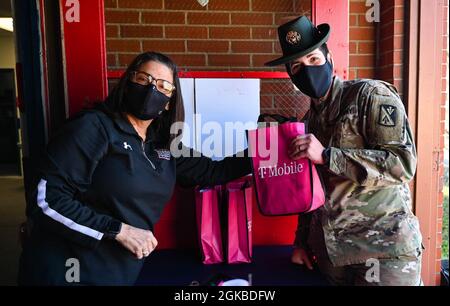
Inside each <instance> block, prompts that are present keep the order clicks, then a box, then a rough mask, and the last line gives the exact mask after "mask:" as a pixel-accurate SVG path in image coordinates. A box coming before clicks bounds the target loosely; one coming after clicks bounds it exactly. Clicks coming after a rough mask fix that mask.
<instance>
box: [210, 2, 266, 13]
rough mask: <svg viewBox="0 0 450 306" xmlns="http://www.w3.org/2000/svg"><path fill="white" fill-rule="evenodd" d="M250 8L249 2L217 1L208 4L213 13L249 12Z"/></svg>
mask: <svg viewBox="0 0 450 306" xmlns="http://www.w3.org/2000/svg"><path fill="white" fill-rule="evenodd" d="M258 1H260V0H258ZM249 8H250V5H249V0H222V1H220V0H215V1H210V2H209V3H208V10H212V11H248V10H249Z"/></svg>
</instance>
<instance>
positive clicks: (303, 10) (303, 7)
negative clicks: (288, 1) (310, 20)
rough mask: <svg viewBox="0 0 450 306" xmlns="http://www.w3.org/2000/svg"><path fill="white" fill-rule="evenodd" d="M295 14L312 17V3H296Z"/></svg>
mask: <svg viewBox="0 0 450 306" xmlns="http://www.w3.org/2000/svg"><path fill="white" fill-rule="evenodd" d="M294 12H296V13H297V15H298V16H300V15H306V16H308V17H311V1H294Z"/></svg>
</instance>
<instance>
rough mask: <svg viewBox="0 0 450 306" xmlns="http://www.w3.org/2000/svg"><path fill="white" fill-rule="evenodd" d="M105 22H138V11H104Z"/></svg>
mask: <svg viewBox="0 0 450 306" xmlns="http://www.w3.org/2000/svg"><path fill="white" fill-rule="evenodd" d="M105 21H106V23H107V24H108V23H139V13H138V12H129V11H111V10H106V11H105Z"/></svg>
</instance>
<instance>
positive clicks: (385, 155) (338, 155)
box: [329, 90, 417, 187]
mask: <svg viewBox="0 0 450 306" xmlns="http://www.w3.org/2000/svg"><path fill="white" fill-rule="evenodd" d="M367 101H368V103H366V105H365V106H364V107H363V110H362V111H363V114H364V117H363V118H362V119H361V120H362V123H363V124H362V131H363V133H364V134H365V135H364V136H365V139H366V143H367V144H366V145H367V148H365V149H340V148H331V154H330V164H329V166H330V167H329V169H330V171H331V172H333V173H334V174H337V175H341V176H345V177H347V178H349V179H351V180H352V181H354V182H355V183H357V184H359V185H361V186H370V187H375V186H389V185H396V184H402V183H405V182H408V181H409V180H411V179H412V177H413V176H414V174H415V171H416V159H417V158H416V148H415V144H414V140H413V136H412V132H411V129H410V126H409V123H408V120H407V117H406V112H405V109H404V107H403V103H402V102H401V100H400V98H399V97H398V96H397V95H395V94H393V93H392V92H390V91H389V93H386V90H385V91H381V92H379V91H376V90H375V92H373V93H372V94H371V95H370V96H369V98H368V99H367Z"/></svg>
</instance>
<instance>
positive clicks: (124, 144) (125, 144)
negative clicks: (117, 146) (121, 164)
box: [123, 141, 133, 151]
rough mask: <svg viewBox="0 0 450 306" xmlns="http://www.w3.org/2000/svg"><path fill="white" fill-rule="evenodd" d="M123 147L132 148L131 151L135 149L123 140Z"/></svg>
mask: <svg viewBox="0 0 450 306" xmlns="http://www.w3.org/2000/svg"><path fill="white" fill-rule="evenodd" d="M123 148H124V149H125V150H131V151H133V148H132V147H131V146H130V145H129V144H128V143H127V142H126V141H124V142H123Z"/></svg>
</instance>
